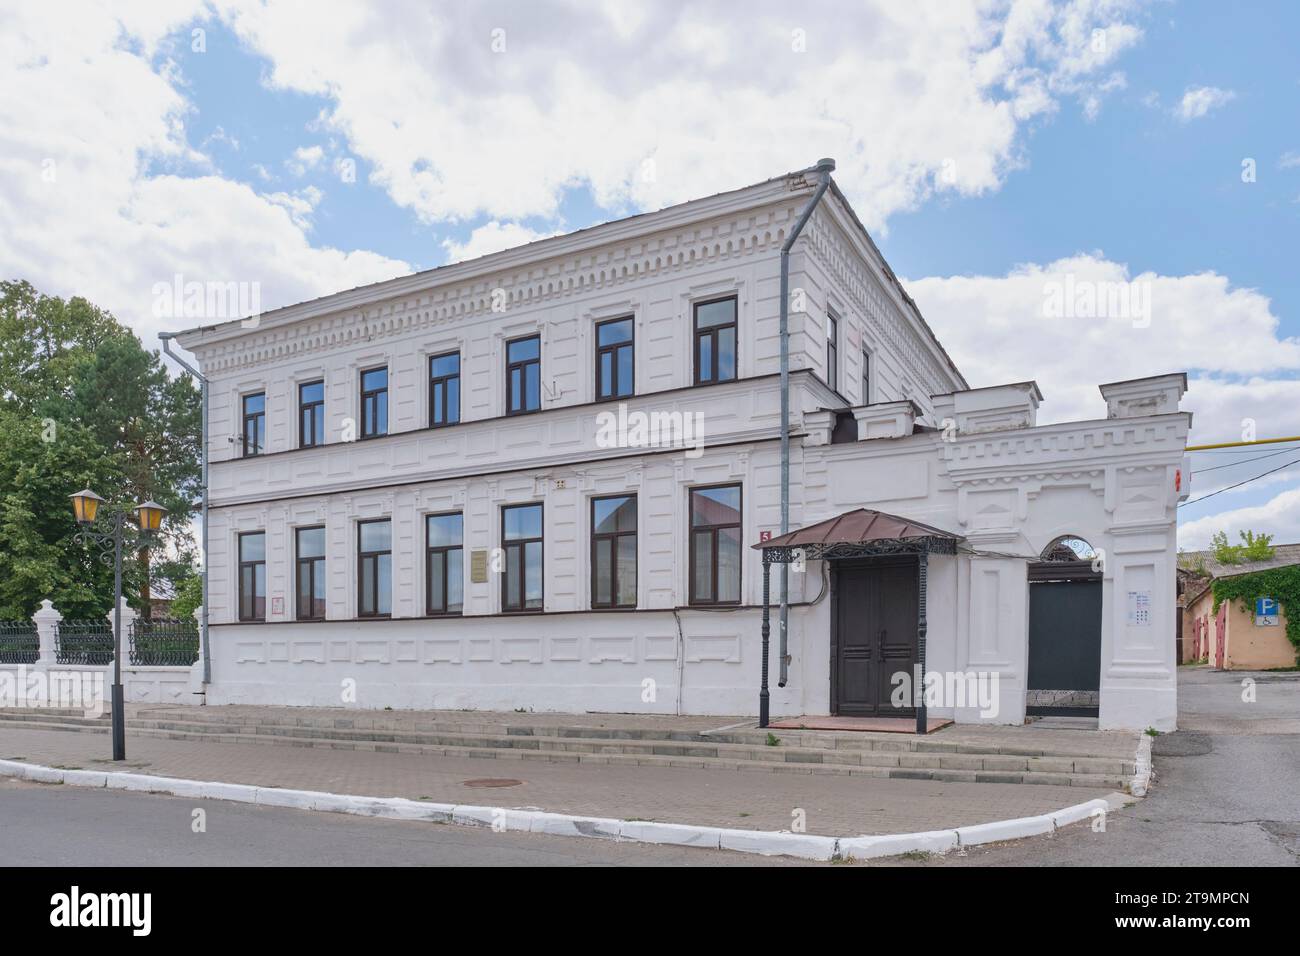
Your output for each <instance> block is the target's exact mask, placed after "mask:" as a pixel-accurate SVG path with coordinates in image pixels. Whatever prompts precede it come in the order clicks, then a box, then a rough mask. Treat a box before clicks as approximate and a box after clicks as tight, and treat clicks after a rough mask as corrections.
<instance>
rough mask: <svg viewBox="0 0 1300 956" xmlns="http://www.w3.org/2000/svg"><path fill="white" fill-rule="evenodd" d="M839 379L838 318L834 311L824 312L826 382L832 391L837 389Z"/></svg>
mask: <svg viewBox="0 0 1300 956" xmlns="http://www.w3.org/2000/svg"><path fill="white" fill-rule="evenodd" d="M839 379H840V320H839V317H838V316H837V315H836V314H835V313H834V312H829V311H828V312H827V313H826V384H827V386H829V388H830V390H831V391H832V392H835V391H839V387H840V384H839Z"/></svg>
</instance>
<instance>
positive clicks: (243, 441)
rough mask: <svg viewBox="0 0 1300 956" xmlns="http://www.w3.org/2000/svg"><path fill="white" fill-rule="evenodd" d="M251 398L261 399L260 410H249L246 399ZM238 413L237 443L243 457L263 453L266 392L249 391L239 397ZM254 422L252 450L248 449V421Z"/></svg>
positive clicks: (264, 445) (253, 456) (252, 456)
mask: <svg viewBox="0 0 1300 956" xmlns="http://www.w3.org/2000/svg"><path fill="white" fill-rule="evenodd" d="M251 398H260V399H261V400H262V410H261V411H260V412H249V410H248V400H249V399H251ZM239 413H240V416H241V417H240V423H241V424H240V431H239V445H240V449H241V452H242V457H244V458H256V457H257V456H258V455H261V454H263V449H264V448H265V447H266V392H265V391H261V392H249V393H248V394H247V395H241V396H240V397H239ZM250 421H251V422H255V423H256V431H257V441H256V442H255V444H254V450H253V451H249V450H248V423H249V422H250Z"/></svg>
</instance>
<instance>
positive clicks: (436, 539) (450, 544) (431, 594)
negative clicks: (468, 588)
mask: <svg viewBox="0 0 1300 956" xmlns="http://www.w3.org/2000/svg"><path fill="white" fill-rule="evenodd" d="M424 532H425V548H426V554H425V575H426V586H425V602H424V603H425V608H424V609H425V613H426V614H459V613H461V610H462V609H463V608H464V589H465V575H464V571H463V557H462V555H463V554H464V540H463V519H462V517H461V515H460V513H459V512H457V513H455V514H444V515H427V516H426V517H425V519H424Z"/></svg>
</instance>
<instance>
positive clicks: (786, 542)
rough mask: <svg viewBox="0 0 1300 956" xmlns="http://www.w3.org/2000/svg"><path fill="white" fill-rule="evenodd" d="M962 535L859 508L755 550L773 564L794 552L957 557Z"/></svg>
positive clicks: (812, 555)
mask: <svg viewBox="0 0 1300 956" xmlns="http://www.w3.org/2000/svg"><path fill="white" fill-rule="evenodd" d="M960 540H961V535H956V534H952V533H951V532H948V531H944V530H942V529H941V528H935V527H933V526H931V525H928V524H923V523H922V522H920V521H913V520H912V519H911V518H900V517H899V516H898V515H891V514H886V513H885V512H883V511H872V510H871V509H870V508H858V509H856V510H855V511H846V512H844V514H842V515H838V516H836V517H834V518H828V519H827V520H825V521H820V522H818V523H817V524H814V525H809V526H808V527H806V528H799V529H797V530H795V531H791V532H789V533H788V534H783V535H780V536H779V537H776V538H771V539H770V540H767V541H760V542H759V543H758V544H756V545H753V547H755V548H758V549H761V550H762V551H763V557H764V559H765V560H769V561H778V562H783V561H788V560H790V559H791V554H790V553H791V552H792V551H795V550H798V551H802V552H803V554H804V557H806V558H811V559H814V560H817V559H821V558H852V557H867V556H870V555H873V554H916V553H919V552H922V551H924V552H927V553H939V554H953V553H955V552H956V550H957V542H958V541H960Z"/></svg>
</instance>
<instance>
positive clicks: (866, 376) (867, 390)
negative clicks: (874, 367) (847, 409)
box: [862, 349, 871, 405]
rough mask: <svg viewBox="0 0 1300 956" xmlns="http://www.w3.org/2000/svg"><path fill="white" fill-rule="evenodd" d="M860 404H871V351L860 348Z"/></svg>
mask: <svg viewBox="0 0 1300 956" xmlns="http://www.w3.org/2000/svg"><path fill="white" fill-rule="evenodd" d="M862 404H863V405H870V404H871V353H870V352H868V351H867V350H866V349H863V350H862Z"/></svg>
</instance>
